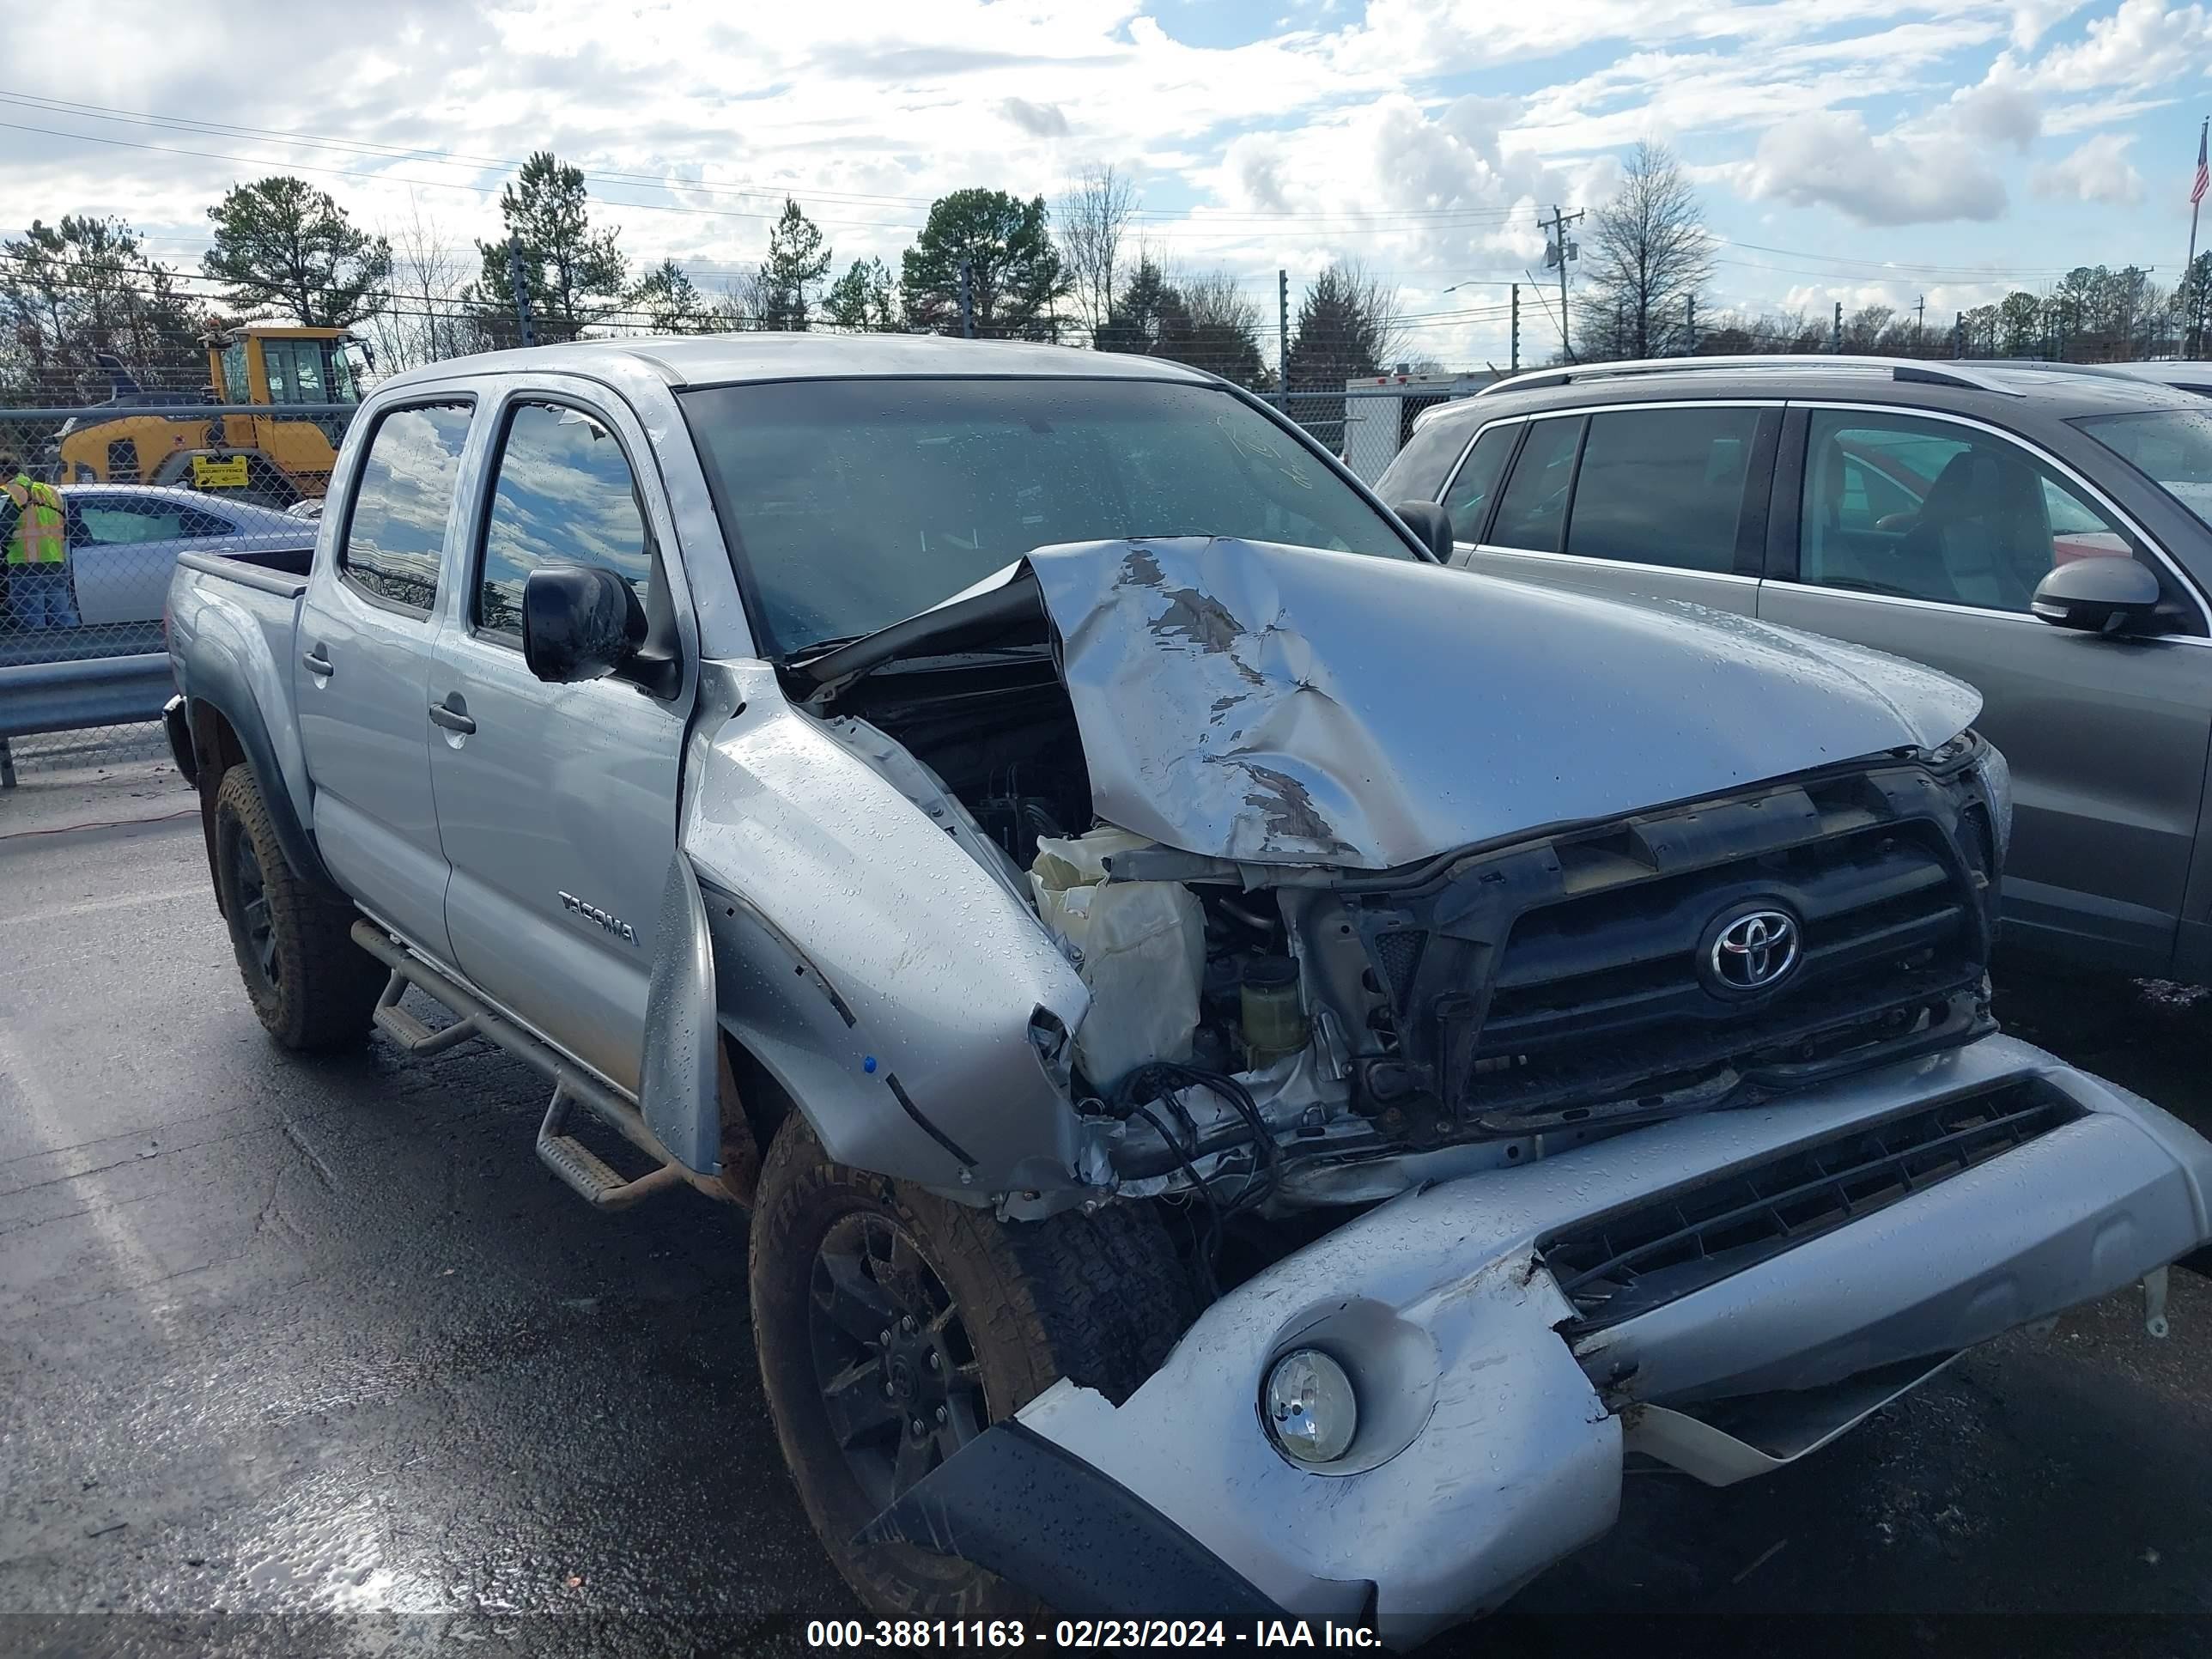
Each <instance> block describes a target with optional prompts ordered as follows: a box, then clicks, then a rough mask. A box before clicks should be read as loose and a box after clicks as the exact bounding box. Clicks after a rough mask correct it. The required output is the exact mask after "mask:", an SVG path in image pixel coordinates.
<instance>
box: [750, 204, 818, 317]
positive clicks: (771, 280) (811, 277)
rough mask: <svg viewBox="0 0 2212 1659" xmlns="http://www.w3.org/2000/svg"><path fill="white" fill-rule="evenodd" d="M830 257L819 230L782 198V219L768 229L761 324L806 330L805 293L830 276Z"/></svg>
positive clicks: (762, 268)
mask: <svg viewBox="0 0 2212 1659" xmlns="http://www.w3.org/2000/svg"><path fill="white" fill-rule="evenodd" d="M830 257H831V256H830V252H829V248H828V247H827V246H824V245H823V240H822V230H821V228H820V227H819V226H817V224H816V223H815V222H814V221H813V220H811V219H810V218H808V217H807V216H806V215H805V213H803V212H802V211H800V210H799V204H798V203H796V202H794V201H793V200H792V199H791V197H788V196H787V197H784V198H783V216H782V217H781V218H780V219H778V220H777V221H776V222H775V224H774V225H772V226H770V227H769V233H768V258H766V259H765V260H763V262H762V264H761V268H760V297H761V320H762V322H763V324H764V325H766V326H768V327H769V328H791V329H803V328H805V326H806V319H807V315H808V313H809V311H810V310H811V305H810V302H809V300H808V297H807V292H806V290H807V289H808V288H809V287H810V286H811V284H813V283H819V282H820V281H821V280H822V279H823V277H824V276H828V275H829V260H830Z"/></svg>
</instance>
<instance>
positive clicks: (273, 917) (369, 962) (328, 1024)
mask: <svg viewBox="0 0 2212 1659" xmlns="http://www.w3.org/2000/svg"><path fill="white" fill-rule="evenodd" d="M215 871H216V890H217V894H218V896H220V897H221V898H222V915H223V920H224V921H226V922H227V923H228V925H229V927H230V946H231V952H232V954H233V955H234V956H235V957H237V958H238V972H239V977H240V978H241V979H243V980H244V981H246V995H247V996H248V997H250V998H252V1001H253V1012H255V1013H256V1014H257V1015H258V1016H259V1017H260V1020H261V1024H262V1025H263V1026H264V1028H265V1029H266V1030H267V1031H268V1033H269V1035H270V1036H272V1037H274V1038H275V1039H276V1042H277V1043H278V1044H279V1045H280V1046H282V1047H283V1048H289V1049H292V1050H294V1051H295V1052H296V1053H300V1054H327V1053H329V1052H331V1050H333V1049H337V1048H349V1047H351V1046H352V1045H354V1044H356V1043H357V1042H360V1041H361V1040H362V1037H363V1036H367V1035H368V1028H369V1022H370V1020H371V1019H372V1018H373V1017H374V1014H375V1012H376V999H377V996H378V994H379V993H380V991H381V990H382V989H383V987H384V982H385V979H386V970H385V969H384V966H383V964H382V963H380V962H378V961H377V959H376V958H375V957H372V956H371V955H369V954H368V951H364V950H362V948H361V946H359V945H356V944H355V943H354V942H353V939H352V936H351V930H352V927H353V921H354V909H353V907H352V906H351V905H349V904H346V903H343V902H339V901H337V900H333V899H330V898H326V897H325V896H323V895H322V894H320V893H319V892H317V891H316V890H314V889H313V888H311V887H309V886H308V885H307V884H306V883H305V882H303V881H301V879H300V878H299V877H297V876H296V875H295V874H294V873H293V872H292V866H290V865H289V863H287V862H286V861H285V858H284V849H283V845H282V844H281V843H279V842H278V841H277V839H276V826H275V824H274V823H271V822H270V817H269V804H268V803H267V802H266V801H264V799H262V798H261V790H260V787H259V786H258V784H256V783H255V781H254V779H253V773H252V769H251V768H250V767H249V766H247V765H245V764H243V763H241V764H240V765H236V766H233V767H232V768H230V769H229V770H228V771H226V772H225V773H224V774H223V775H222V783H221V784H220V785H219V786H218V787H217V788H216V797H215Z"/></svg>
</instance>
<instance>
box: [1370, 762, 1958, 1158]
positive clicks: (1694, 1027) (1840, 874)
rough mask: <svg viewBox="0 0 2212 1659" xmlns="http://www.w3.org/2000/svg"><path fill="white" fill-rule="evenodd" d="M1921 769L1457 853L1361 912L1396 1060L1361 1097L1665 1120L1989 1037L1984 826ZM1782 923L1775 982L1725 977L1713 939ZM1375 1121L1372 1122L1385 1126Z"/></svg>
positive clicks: (1519, 1119) (1543, 1114) (1560, 1118)
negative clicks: (1762, 921)
mask: <svg viewBox="0 0 2212 1659" xmlns="http://www.w3.org/2000/svg"><path fill="white" fill-rule="evenodd" d="M1977 811H1978V804H1977V803H1975V802H1974V801H1973V800H1972V797H1971V795H1970V793H1968V792H1967V791H1966V789H1964V788H1963V787H1960V785H1959V784H1957V783H1956V782H1955V781H1945V780H1942V779H1938V778H1936V777H1934V776H1932V775H1930V774H1929V772H1928V771H1927V770H1926V769H1923V768H1920V767H1917V766H1891V767H1886V768H1880V769H1875V770H1872V771H1869V772H1863V773H1854V774H1844V775H1840V776H1837V777H1832V778H1829V779H1826V780H1823V781H1815V782H1812V783H1808V784H1806V785H1803V786H1796V787H1769V788H1766V789H1765V790H1762V791H1759V792H1754V793H1749V794H1747V795H1744V796H1741V797H1736V798H1731V799H1720V800H1716V801H1708V802H1703V803H1700V804H1699V805H1696V806H1693V807H1688V808H1682V809H1677V810H1674V811H1668V812H1661V813H1654V814H1650V815H1647V816H1644V817H1638V818H1633V819H1629V820H1625V821H1623V822H1622V823H1618V824H1615V825H1612V826H1609V827H1604V828H1600V829H1593V830H1590V831H1587V832H1581V833H1577V834H1576V835H1573V836H1562V837H1559V838H1557V839H1554V840H1551V841H1547V842H1540V843H1537V844H1534V845H1532V846H1525V847H1521V848H1511V849H1509V850H1508V851H1506V852H1504V853H1499V854H1491V855H1488V856H1486V857H1483V858H1480V859H1474V860H1468V861H1467V862H1466V863H1465V864H1464V865H1462V866H1457V867H1455V869H1454V870H1453V871H1452V872H1450V874H1449V877H1448V878H1445V879H1444V880H1443V882H1442V883H1441V884H1437V885H1436V886H1433V887H1432V888H1431V889H1430V890H1425V891H1423V892H1420V893H1417V894H1403V893H1401V894H1394V895H1389V896H1378V898H1376V900H1373V901H1370V902H1369V903H1368V905H1367V908H1365V909H1364V912H1363V913H1362V921H1363V923H1364V926H1363V928H1362V931H1363V933H1364V935H1365V939H1366V942H1367V946H1368V949H1369V951H1370V957H1371V960H1372V962H1373V963H1374V967H1375V969H1376V972H1375V975H1374V983H1375V986H1376V990H1377V993H1378V994H1380V995H1381V996H1382V997H1383V998H1384V999H1387V1001H1388V1003H1389V1007H1388V1009H1387V1014H1388V1018H1387V1019H1383V1020H1379V1021H1378V1020H1376V1019H1372V1018H1370V1029H1372V1030H1379V1031H1383V1032H1385V1034H1386V1036H1388V1037H1389V1038H1393V1039H1395V1042H1396V1045H1397V1047H1396V1051H1395V1053H1392V1054H1388V1055H1387V1056H1386V1057H1384V1058H1383V1060H1381V1061H1380V1062H1378V1063H1377V1064H1376V1066H1375V1068H1374V1069H1373V1070H1372V1071H1370V1073H1369V1074H1368V1075H1369V1077H1370V1088H1371V1091H1372V1092H1373V1094H1374V1095H1375V1097H1376V1099H1377V1100H1378V1101H1381V1100H1383V1098H1384V1097H1386V1095H1387V1093H1388V1091H1389V1088H1391V1087H1393V1086H1395V1088H1397V1089H1398V1090H1399V1091H1401V1097H1402V1095H1403V1094H1404V1093H1406V1092H1407V1091H1417V1092H1421V1093H1425V1094H1426V1095H1428V1096H1429V1097H1431V1098H1433V1099H1434V1100H1435V1101H1436V1102H1437V1103H1438V1104H1439V1105H1440V1106H1442V1107H1443V1109H1444V1111H1445V1114H1446V1115H1447V1116H1449V1117H1456V1118H1457V1119H1459V1120H1461V1121H1467V1120H1474V1121H1476V1122H1479V1123H1480V1124H1483V1125H1485V1126H1486V1127H1490V1128H1492V1129H1493V1130H1495V1131H1498V1132H1511V1131H1514V1130H1525V1129H1529V1128H1534V1127H1542V1125H1543V1124H1545V1123H1547V1122H1575V1121H1582V1120H1583V1119H1584V1118H1588V1117H1589V1116H1592V1115H1595V1114H1596V1113H1597V1111H1598V1110H1599V1109H1603V1111H1604V1113H1605V1115H1610V1116H1616V1117H1617V1116H1623V1115H1645V1116H1656V1115H1666V1114H1668V1113H1669V1112H1672V1111H1674V1110H1679V1109H1685V1107H1686V1105H1688V1104H1690V1103H1694V1102H1700V1101H1701V1102H1703V1103H1712V1102H1713V1100H1714V1099H1716V1098H1717V1097H1723V1096H1727V1095H1729V1093H1730V1092H1731V1091H1734V1090H1735V1089H1737V1088H1738V1087H1739V1086H1741V1085H1745V1084H1747V1083H1748V1084H1750V1085H1753V1086H1757V1085H1760V1084H1762V1083H1763V1082H1773V1083H1776V1084H1778V1085H1786V1084H1789V1083H1792V1082H1796V1081H1799V1080H1802V1076H1803V1074H1804V1073H1807V1072H1808V1070H1811V1069H1819V1068H1828V1069H1835V1068H1838V1067H1839V1066H1842V1065H1844V1064H1846V1063H1857V1062H1859V1061H1863V1060H1867V1059H1871V1058H1876V1057H1879V1056H1880V1055H1881V1054H1883V1053H1887V1052H1890V1051H1893V1050H1895V1051H1900V1052H1901V1051H1903V1049H1904V1048H1905V1047H1907V1046H1908V1045H1909V1044H1910V1043H1912V1042H1921V1043H1924V1044H1929V1045H1933V1044H1936V1043H1940V1042H1948V1041H1956V1040H1960V1038H1961V1037H1962V1036H1965V1035H1968V1034H1971V1033H1972V1031H1974V1030H1983V1029H1986V1011H1985V1009H1984V1007H1983V1006H1982V1003H1981V984H1982V978H1983V972H1984V964H1985V963H1986V960H1987V955H1988V946H1989V923H1990V864H1991V863H1992V861H1993V859H1992V849H1991V848H1990V844H1989V837H1988V834H1987V829H1986V824H1985V822H1984V821H1982V820H1980V819H1978V818H1977V817H1976V816H1975V814H1976V813H1977ZM1755 908H1756V909H1769V908H1771V909H1772V910H1775V911H1779V912H1782V913H1784V914H1785V915H1788V916H1790V917H1791V918H1794V925H1795V933H1796V939H1797V945H1798V950H1799V957H1798V960H1797V962H1796V966H1795V967H1794V968H1793V969H1790V972H1789V973H1788V974H1787V975H1786V976H1784V978H1783V979H1781V980H1780V981H1778V982H1777V983H1776V984H1775V985H1774V986H1773V987H1771V988H1768V989H1760V990H1754V991H1748V992H1747V991H1744V990H1742V989H1741V988H1740V987H1730V986H1728V985H1726V984H1723V983H1721V982H1719V981H1718V979H1717V975H1716V974H1715V973H1714V972H1713V970H1712V966H1711V952H1712V949H1713V945H1714V940H1715V938H1716V934H1717V930H1718V929H1720V928H1722V927H1724V926H1725V925H1726V924H1727V922H1728V921H1729V920H1730V919H1731V918H1734V917H1735V916H1738V915H1743V914H1746V913H1747V912H1748V911H1750V910H1752V909H1755ZM1378 1115H1383V1114H1380V1113H1378Z"/></svg>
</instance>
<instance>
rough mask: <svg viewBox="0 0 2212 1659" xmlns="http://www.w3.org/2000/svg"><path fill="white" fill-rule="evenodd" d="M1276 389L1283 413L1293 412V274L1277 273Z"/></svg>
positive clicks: (1285, 271) (1278, 271)
mask: <svg viewBox="0 0 2212 1659" xmlns="http://www.w3.org/2000/svg"><path fill="white" fill-rule="evenodd" d="M1275 354H1276V355H1275V363H1276V369H1275V379H1276V380H1277V381H1278V382H1279V384H1278V385H1277V386H1276V387H1275V391H1276V392H1277V394H1278V395H1279V397H1280V398H1282V400H1283V413H1284V414H1285V415H1287V414H1289V413H1290V412H1291V273H1290V272H1289V271H1287V270H1277V271H1276V272H1275Z"/></svg>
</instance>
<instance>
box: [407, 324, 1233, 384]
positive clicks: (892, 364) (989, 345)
mask: <svg viewBox="0 0 2212 1659" xmlns="http://www.w3.org/2000/svg"><path fill="white" fill-rule="evenodd" d="M610 357H627V358H629V359H632V360H634V361H635V362H638V363H641V364H642V365H644V366H645V367H646V368H647V369H649V370H650V371H651V372H652V373H653V374H658V375H659V377H660V378H661V379H662V380H665V381H666V382H667V383H668V384H669V385H670V386H731V385H738V384H743V383H744V382H747V381H756V380H853V379H858V378H865V377H868V376H915V375H934V374H960V375H969V374H994V375H1018V376H1021V377H1024V378H1036V379H1042V380H1053V379H1065V378H1067V377H1069V376H1073V375H1080V376H1082V377H1084V378H1085V379H1087V380H1099V379H1106V380H1182V381H1188V382H1194V383H1198V384H1206V383H1210V382H1212V380H1213V378H1214V377H1213V376H1212V375H1210V374H1204V373H1202V372H1200V370H1198V369H1194V368H1186V367H1185V366H1183V365H1182V364H1181V363H1173V362H1168V361H1167V360H1165V359H1164V358H1160V357H1144V356H1133V355H1131V354H1128V353H1124V352H1112V351H1088V350H1084V349H1080V348H1078V347H1074V346H1055V345H1035V344H1030V343H1027V342H1024V341H1018V340H960V339H954V338H951V337H949V336H946V335H941V334H822V333H811V332H809V333H769V332H748V333H743V334H692V335H661V336H654V335H645V336H635V337H625V338H622V339H614V340H578V341H572V342H569V343H565V344H561V345H543V346H532V347H529V348H527V349H522V350H511V351H486V352H480V353H478V354H477V355H476V356H471V357H453V358H448V359H447V361H445V362H438V363H431V364H428V365H426V366H425V367H423V368H417V369H410V371H408V372H407V373H406V374H397V375H394V376H393V377H392V379H391V380H386V381H385V382H384V386H386V387H390V386H416V385H430V384H435V383H436V382H438V381H441V380H455V379H459V378H462V377H465V376H468V375H473V374H507V373H513V371H515V370H518V369H527V370H532V371H534V372H536V373H539V374H547V373H558V372H560V371H562V370H571V371H575V372H578V373H582V374H592V373H604V372H605V368H606V364H607V360H608V359H609V358H610Z"/></svg>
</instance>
